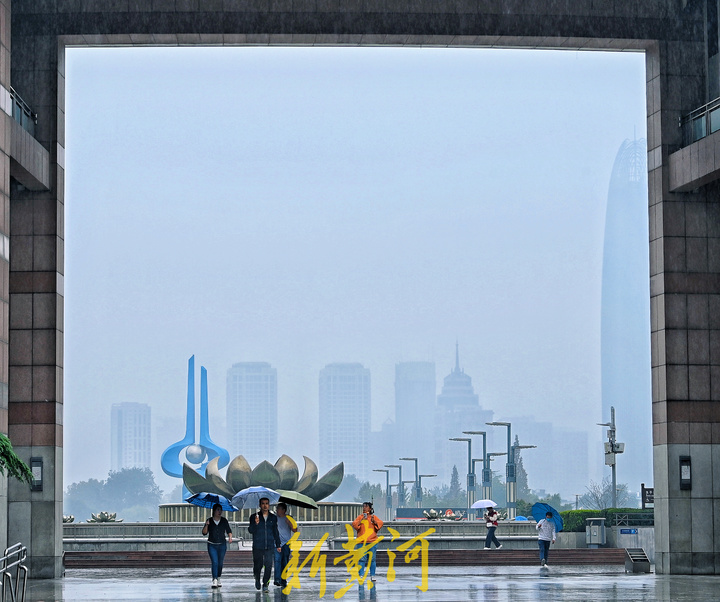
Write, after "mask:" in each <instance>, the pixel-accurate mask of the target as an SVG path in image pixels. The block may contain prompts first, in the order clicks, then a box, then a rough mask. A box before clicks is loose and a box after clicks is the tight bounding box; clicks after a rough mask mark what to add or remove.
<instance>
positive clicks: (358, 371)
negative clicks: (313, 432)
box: [319, 364, 370, 480]
mask: <svg viewBox="0 0 720 602" xmlns="http://www.w3.org/2000/svg"><path fill="white" fill-rule="evenodd" d="M319 392H320V469H321V472H323V471H325V470H328V469H330V468H332V467H333V466H335V465H336V464H337V463H338V462H344V463H345V474H354V475H355V476H356V477H358V478H359V479H361V480H364V479H367V478H368V461H369V458H368V451H369V441H370V370H368V369H367V368H363V366H362V364H328V365H327V366H325V368H323V369H322V370H321V371H320V388H319Z"/></svg>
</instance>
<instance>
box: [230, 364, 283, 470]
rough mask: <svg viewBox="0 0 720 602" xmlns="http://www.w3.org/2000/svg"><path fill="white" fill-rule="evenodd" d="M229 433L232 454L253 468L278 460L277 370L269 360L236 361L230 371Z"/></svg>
mask: <svg viewBox="0 0 720 602" xmlns="http://www.w3.org/2000/svg"><path fill="white" fill-rule="evenodd" d="M226 404H227V406H226V415H227V436H228V441H229V444H230V457H231V458H234V457H235V456H237V455H239V454H242V455H243V456H245V459H246V460H247V461H248V462H249V463H250V465H251V466H252V467H255V465H256V464H258V463H260V462H262V461H263V460H267V461H268V462H270V463H271V464H274V463H275V461H276V460H277V422H278V403H277V370H276V369H275V368H273V367H272V366H271V365H270V364H268V363H267V362H241V363H239V364H233V366H232V368H230V369H229V370H228V373H227V397H226Z"/></svg>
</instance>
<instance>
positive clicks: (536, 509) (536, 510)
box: [532, 502, 563, 533]
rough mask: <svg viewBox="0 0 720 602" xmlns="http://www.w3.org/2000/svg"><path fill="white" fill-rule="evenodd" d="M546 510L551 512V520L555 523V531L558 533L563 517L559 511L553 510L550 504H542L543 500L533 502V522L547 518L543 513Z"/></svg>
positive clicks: (561, 528) (560, 529)
mask: <svg viewBox="0 0 720 602" xmlns="http://www.w3.org/2000/svg"><path fill="white" fill-rule="evenodd" d="M548 512H552V519H551V520H552V522H554V523H555V531H557V532H558V533H560V531H562V530H563V519H562V516H560V513H559V512H558V511H557V510H555V508H553V507H552V506H551V505H550V504H544V503H543V502H537V503H535V504H533V507H532V515H533V518H534V519H535V522H538V523H539V522H540V521H541V520H542V519H543V518H547V517H546V516H545V515H546V514H547V513H548Z"/></svg>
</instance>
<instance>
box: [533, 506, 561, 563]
mask: <svg viewBox="0 0 720 602" xmlns="http://www.w3.org/2000/svg"><path fill="white" fill-rule="evenodd" d="M552 515H553V513H552V512H546V513H545V518H543V519H541V520H540V521H539V522H538V524H537V525H535V528H536V529H537V530H538V547H539V548H540V564H541V565H542V566H547V559H548V552H549V551H550V542H552V543H555V535H556V533H555V521H553V519H552Z"/></svg>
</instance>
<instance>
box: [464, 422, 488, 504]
mask: <svg viewBox="0 0 720 602" xmlns="http://www.w3.org/2000/svg"><path fill="white" fill-rule="evenodd" d="M463 434H464V435H480V436H481V437H482V445H483V453H482V463H483V470H482V478H481V479H480V482H481V483H482V497H483V498H484V499H486V500H490V499H492V472H491V471H490V463H489V462H488V463H486V462H485V456H487V433H486V432H485V431H463ZM472 468H473V481H475V491H476V492H477V479H476V478H475V475H476V474H477V473H476V472H475V462H473V465H472ZM476 499H478V496H477V495H475V496H474V500H473V501H475V500H476Z"/></svg>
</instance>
